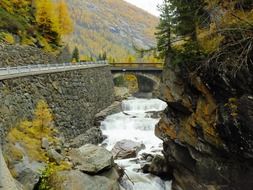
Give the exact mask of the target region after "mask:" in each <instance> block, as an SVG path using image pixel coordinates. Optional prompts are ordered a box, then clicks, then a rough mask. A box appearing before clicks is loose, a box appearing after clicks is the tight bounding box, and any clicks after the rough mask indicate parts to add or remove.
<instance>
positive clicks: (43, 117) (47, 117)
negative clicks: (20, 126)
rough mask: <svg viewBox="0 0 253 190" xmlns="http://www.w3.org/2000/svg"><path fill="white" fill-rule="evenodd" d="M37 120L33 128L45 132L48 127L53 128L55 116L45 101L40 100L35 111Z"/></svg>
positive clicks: (35, 119)
mask: <svg viewBox="0 0 253 190" xmlns="http://www.w3.org/2000/svg"><path fill="white" fill-rule="evenodd" d="M34 115H35V118H34V120H33V126H34V127H35V128H40V129H41V130H44V129H45V128H46V127H49V126H51V124H52V121H53V116H52V113H51V110H50V109H49V108H48V105H47V103H46V102H45V101H44V100H40V101H39V102H38V104H37V107H36V109H35V113H34Z"/></svg>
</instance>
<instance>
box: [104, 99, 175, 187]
mask: <svg viewBox="0 0 253 190" xmlns="http://www.w3.org/2000/svg"><path fill="white" fill-rule="evenodd" d="M166 107H167V105H166V103H165V102H163V101H161V100H158V99H136V98H133V99H129V100H124V101H123V102H122V110H123V112H120V113H117V114H113V115H110V116H108V117H107V118H106V119H105V120H104V121H103V122H102V123H101V129H102V131H103V134H104V135H106V136H107V139H106V140H105V141H104V144H106V145H107V146H106V148H107V149H108V150H112V148H113V146H114V145H115V144H116V143H117V142H118V141H121V140H123V139H127V140H132V141H135V142H139V143H142V144H144V145H145V149H144V150H142V151H141V152H139V154H138V156H137V158H132V159H124V160H116V161H115V162H116V163H117V164H118V165H119V166H121V167H122V168H125V172H126V174H127V176H126V175H125V176H124V178H123V180H122V184H121V186H122V187H121V188H122V190H171V182H169V181H163V180H161V179H160V178H159V177H156V176H153V175H151V174H143V173H141V172H138V170H140V168H141V166H140V161H138V162H137V160H140V159H138V158H139V157H140V155H141V154H142V153H150V154H161V150H162V141H161V140H160V139H158V138H157V137H156V136H155V134H154V128H155V125H156V124H157V123H158V122H159V118H158V119H154V118H151V117H150V116H151V114H150V113H148V112H158V111H162V110H164V109H165V108H166ZM129 179H130V180H129Z"/></svg>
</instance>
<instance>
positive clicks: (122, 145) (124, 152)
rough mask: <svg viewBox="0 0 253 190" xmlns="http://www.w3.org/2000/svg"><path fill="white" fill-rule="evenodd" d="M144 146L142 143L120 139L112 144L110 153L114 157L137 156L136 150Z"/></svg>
mask: <svg viewBox="0 0 253 190" xmlns="http://www.w3.org/2000/svg"><path fill="white" fill-rule="evenodd" d="M144 148H145V145H144V144H141V143H138V142H134V141H131V140H121V141H119V142H117V143H116V144H115V145H114V147H113V149H112V154H113V157H114V159H127V158H134V157H136V156H137V154H138V152H139V151H140V150H142V149H144Z"/></svg>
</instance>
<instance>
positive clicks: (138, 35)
mask: <svg viewBox="0 0 253 190" xmlns="http://www.w3.org/2000/svg"><path fill="white" fill-rule="evenodd" d="M67 3H68V6H69V11H70V13H71V17H72V19H73V22H74V24H75V28H74V32H73V34H71V35H69V36H66V38H65V41H66V42H67V43H68V44H69V45H70V47H71V49H73V48H74V46H77V47H78V48H79V50H80V54H81V55H86V56H93V57H97V56H98V55H99V54H101V53H103V52H106V53H107V56H108V57H109V56H111V57H114V58H116V59H117V60H122V61H123V60H124V59H126V58H127V57H128V56H129V54H132V55H133V54H135V51H134V48H133V44H134V45H135V46H138V47H141V48H148V47H151V46H155V37H154V32H155V27H156V25H157V24H158V18H156V17H154V16H152V15H150V14H149V13H147V12H145V11H143V10H141V9H139V8H137V7H135V6H133V5H131V4H129V3H127V2H125V1H123V0H67Z"/></svg>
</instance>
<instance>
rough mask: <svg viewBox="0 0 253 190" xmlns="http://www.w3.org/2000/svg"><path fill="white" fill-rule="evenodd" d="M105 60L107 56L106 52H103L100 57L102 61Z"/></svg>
mask: <svg viewBox="0 0 253 190" xmlns="http://www.w3.org/2000/svg"><path fill="white" fill-rule="evenodd" d="M106 59H107V54H106V52H104V53H103V55H102V60H106Z"/></svg>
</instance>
